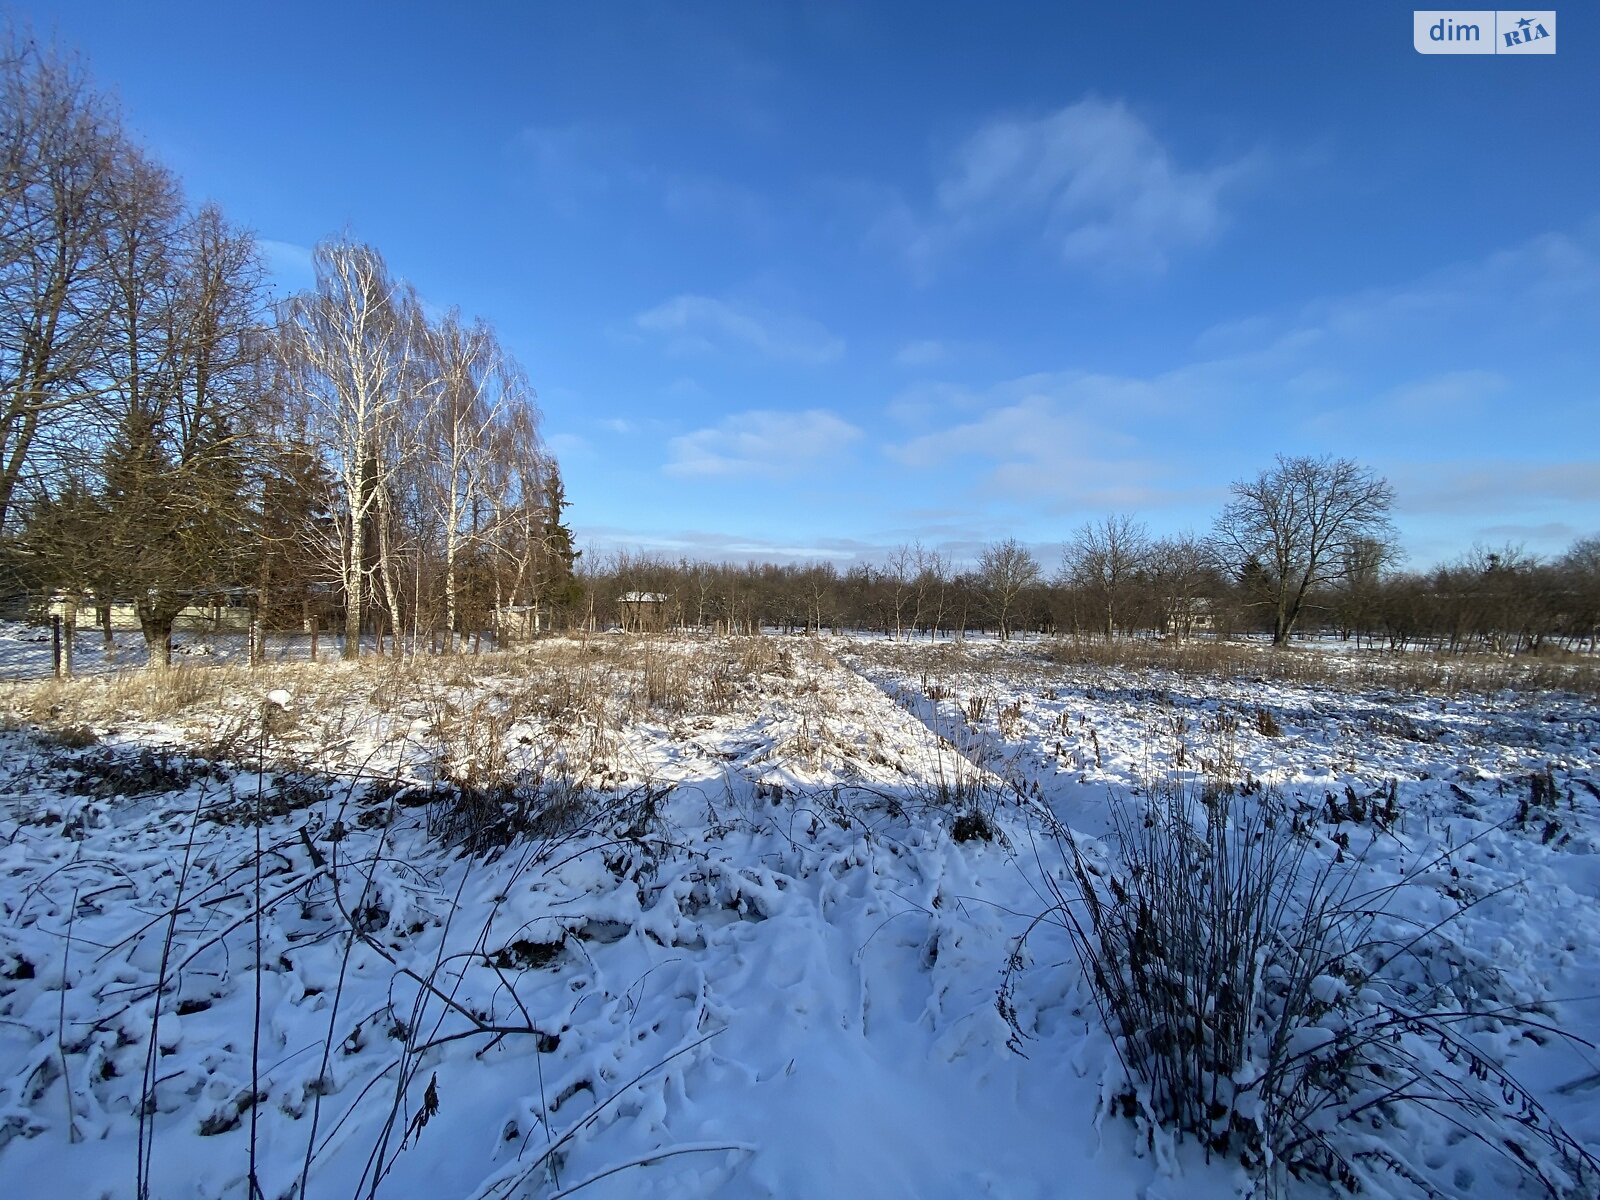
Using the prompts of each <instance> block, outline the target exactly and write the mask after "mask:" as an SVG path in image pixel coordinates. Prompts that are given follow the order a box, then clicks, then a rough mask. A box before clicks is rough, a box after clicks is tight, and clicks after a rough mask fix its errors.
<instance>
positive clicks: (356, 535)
mask: <svg viewBox="0 0 1600 1200" xmlns="http://www.w3.org/2000/svg"><path fill="white" fill-rule="evenodd" d="M350 524H351V532H350V561H349V563H348V564H346V571H347V574H346V577H345V581H344V651H343V654H344V657H345V658H357V657H359V656H360V654H361V580H362V568H363V567H364V566H365V565H366V564H365V563H364V562H363V561H362V533H363V530H362V528H361V525H362V522H361V521H360V520H359V519H352V520H351V522H350Z"/></svg>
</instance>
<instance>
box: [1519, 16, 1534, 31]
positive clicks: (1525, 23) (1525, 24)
mask: <svg viewBox="0 0 1600 1200" xmlns="http://www.w3.org/2000/svg"><path fill="white" fill-rule="evenodd" d="M1517 24H1518V25H1520V26H1522V28H1523V29H1524V30H1526V29H1527V28H1528V26H1529V25H1532V24H1533V19H1532V18H1531V17H1523V18H1522V20H1520V21H1518V22H1517Z"/></svg>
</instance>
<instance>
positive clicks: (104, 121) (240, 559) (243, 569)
mask: <svg viewBox="0 0 1600 1200" xmlns="http://www.w3.org/2000/svg"><path fill="white" fill-rule="evenodd" d="M313 269H314V276H315V282H314V284H313V286H312V287H311V288H310V289H309V290H307V291H305V292H302V293H300V294H298V295H295V296H293V297H290V298H289V299H287V300H282V301H279V300H275V299H274V298H273V296H272V294H271V293H270V292H269V290H268V289H267V287H266V285H265V271H264V269H263V265H262V261H261V254H260V249H259V246H258V245H257V243H256V240H255V238H254V237H253V235H251V234H250V233H249V232H248V231H246V230H243V229H241V228H239V227H238V226H236V225H234V224H232V223H231V222H230V221H229V220H228V219H227V218H226V216H225V215H224V214H223V213H222V211H221V210H220V209H219V208H218V207H217V206H216V205H213V204H201V205H195V204H192V203H190V202H189V201H188V200H187V199H186V198H185V196H184V194H183V191H182V188H181V185H180V183H179V181H178V180H177V178H176V177H175V176H174V175H173V173H172V172H171V171H170V170H168V169H167V168H166V167H164V166H163V165H161V164H160V163H158V162H156V161H155V160H154V159H152V158H151V157H150V155H149V154H147V153H146V152H145V151H144V150H143V149H142V148H141V147H139V146H138V145H137V143H136V142H135V141H134V140H133V139H132V138H131V137H130V136H129V135H128V134H127V133H126V132H125V130H124V128H123V125H122V120H121V115H120V113H119V111H118V109H117V106H116V105H115V104H114V103H113V102H112V101H111V100H110V99H109V98H108V97H107V96H106V95H105V94H103V93H101V92H99V91H97V90H96V89H95V88H94V87H93V85H92V83H91V81H90V80H89V79H88V78H87V76H86V74H85V72H84V71H83V69H82V68H81V67H80V66H79V65H78V64H77V63H76V62H75V61H73V60H72V59H70V58H68V57H65V56H63V55H61V54H58V53H57V52H55V51H53V50H51V49H48V48H41V47H40V46H39V45H38V44H36V43H35V42H33V41H32V40H31V39H29V38H28V37H27V36H25V35H24V34H21V33H18V32H16V31H11V32H8V33H4V34H0V597H10V598H11V599H12V600H13V601H16V600H17V599H18V598H19V597H31V598H32V599H33V600H34V601H35V609H36V610H37V601H38V599H39V598H40V597H47V598H49V599H50V600H51V601H52V602H53V605H54V607H55V608H56V610H57V611H58V613H60V614H62V615H64V618H65V620H66V623H67V627H68V632H69V634H70V632H71V630H72V628H73V626H74V625H76V624H77V623H78V621H79V619H80V613H82V614H83V616H84V617H85V619H86V620H87V619H93V620H95V621H97V622H99V623H101V624H102V625H103V627H104V628H105V631H106V636H107V637H108V638H109V637H110V630H111V612H112V609H113V607H115V606H123V605H125V606H129V607H131V608H132V609H133V611H134V612H135V613H136V615H137V621H138V624H139V626H140V629H141V631H142V633H143V636H144V640H145V643H146V645H147V647H148V650H149V655H150V661H151V662H152V664H154V665H157V666H160V665H165V664H166V663H167V662H168V661H169V660H170V654H171V644H172V631H173V626H174V622H175V620H176V619H177V617H178V616H179V614H180V613H181V612H182V611H183V610H184V609H185V608H187V607H189V606H191V605H194V604H197V603H210V604H228V605H242V606H246V607H248V608H249V609H250V610H252V612H253V613H254V614H255V615H256V617H257V619H258V620H260V621H261V622H264V623H267V624H270V625H274V626H277V627H305V626H307V625H308V624H309V625H310V627H311V628H313V629H314V628H317V627H319V625H320V624H321V623H323V622H331V621H335V620H336V621H337V622H338V623H339V624H340V625H341V626H342V628H343V630H344V633H345V638H344V652H345V653H346V654H348V655H354V654H356V653H358V652H359V648H360V644H361V636H360V635H361V633H362V632H363V631H364V630H366V631H377V632H379V633H380V635H381V634H383V633H388V634H389V635H391V636H392V637H394V638H406V637H409V639H410V641H411V644H412V645H413V646H416V645H418V644H419V643H420V642H422V641H423V640H426V641H428V642H429V643H430V644H432V642H433V641H434V640H435V639H436V638H437V637H441V636H442V639H443V644H444V647H445V648H447V649H448V648H449V647H450V646H451V645H452V643H453V639H454V637H455V636H456V634H457V633H458V631H461V630H463V629H467V628H473V627H481V616H480V614H481V612H482V611H483V610H485V609H487V608H488V607H491V606H494V607H498V608H500V609H502V610H504V609H514V610H518V611H524V612H537V611H538V609H539V607H540V606H541V605H549V604H559V603H562V602H565V601H568V600H570V599H571V594H570V593H571V589H572V586H573V580H572V564H573V561H574V559H575V557H576V552H575V551H574V549H573V547H572V541H571V534H570V530H569V529H568V528H567V526H566V524H565V522H564V519H563V509H564V508H565V506H566V500H565V496H564V491H563V485H562V481H561V476H560V470H559V467H558V464H557V463H556V460H555V457H554V455H553V454H551V453H550V450H549V448H548V446H547V445H546V444H545V442H544V440H543V438H542V437H541V435H540V429H539V412H538V408H537V406H536V403H535V398H534V392H533V389H532V387H531V386H530V384H529V383H528V380H527V377H526V375H525V373H524V371H523V370H522V368H521V366H520V365H519V364H518V363H517V362H516V360H515V359H514V358H513V356H512V355H511V354H510V353H509V352H508V351H507V350H506V349H505V347H504V346H503V345H502V344H501V342H500V341H499V339H498V337H497V336H496V334H495V331H494V329H493V328H492V327H491V326H490V325H489V324H488V323H486V322H484V321H482V320H468V319H466V318H464V317H462V316H461V314H460V313H459V312H457V311H454V310H451V311H449V312H446V313H444V314H442V315H432V314H430V313H429V312H427V311H426V310H425V309H424V306H423V304H422V302H421V300H420V299H419V297H418V295H417V293H416V291H415V289H414V288H412V287H411V286H410V285H409V284H408V283H406V282H405V281H403V280H401V279H399V278H397V277H396V276H395V275H394V274H392V273H391V271H390V270H389V268H388V266H387V264H386V263H385V262H384V260H383V257H382V255H381V254H380V253H379V252H378V251H377V250H376V249H374V248H373V247H371V246H368V245H365V244H362V243H361V242H359V241H356V240H354V239H352V238H349V237H338V238H333V239H330V240H329V241H326V242H324V243H322V244H321V245H319V246H318V247H317V248H316V251H315V253H314V255H313ZM91 614H92V615H91ZM68 644H69V645H70V644H71V639H70V637H69V639H68Z"/></svg>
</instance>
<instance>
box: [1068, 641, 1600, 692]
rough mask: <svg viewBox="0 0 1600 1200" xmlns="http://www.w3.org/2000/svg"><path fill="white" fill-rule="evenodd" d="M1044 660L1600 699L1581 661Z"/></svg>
mask: <svg viewBox="0 0 1600 1200" xmlns="http://www.w3.org/2000/svg"><path fill="white" fill-rule="evenodd" d="M1043 654H1044V657H1045V658H1046V659H1047V660H1049V661H1050V662H1054V663H1060V664H1063V665H1070V666H1091V667H1109V668H1122V669H1125V670H1135V671H1138V670H1147V671H1172V672H1174V673H1176V674H1179V675H1187V676H1200V677H1205V678H1214V679H1245V680H1252V681H1254V680H1260V681H1264V682H1271V683H1287V684H1300V685H1314V686H1322V687H1330V688H1334V689H1339V690H1349V691H1370V690H1373V689H1384V688H1389V689H1395V690H1398V691H1404V692H1425V693H1428V694H1431V695H1440V696H1451V695H1455V694H1457V693H1462V692H1467V693H1487V692H1496V691H1501V690H1504V689H1511V690H1514V691H1531V692H1538V691H1569V692H1576V693H1578V694H1580V695H1586V696H1596V695H1600V660H1596V659H1594V658H1589V657H1582V656H1567V657H1557V656H1535V655H1518V656H1512V655H1493V654H1437V653H1432V652H1422V651H1411V652H1406V653H1398V654H1392V653H1388V652H1385V651H1380V650H1363V651H1356V652H1352V653H1324V652H1321V651H1317V650H1306V649H1296V648H1293V647H1290V648H1288V649H1282V650H1273V649H1271V648H1270V647H1267V646H1263V645H1255V644H1251V643H1248V642H1215V641H1190V642H1170V641H1152V640H1138V641H1115V642H1100V641H1081V642H1074V641H1067V640H1061V641H1055V642H1051V643H1048V644H1047V645H1046V646H1045V648H1044V650H1043Z"/></svg>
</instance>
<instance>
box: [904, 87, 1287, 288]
mask: <svg viewBox="0 0 1600 1200" xmlns="http://www.w3.org/2000/svg"><path fill="white" fill-rule="evenodd" d="M1257 162H1258V158H1257V156H1254V155H1251V156H1246V157H1242V158H1237V159H1233V160H1231V161H1228V162H1224V163H1222V164H1220V165H1217V166H1213V167H1208V168H1200V169H1191V168H1185V167H1182V166H1180V165H1178V163H1177V162H1176V161H1175V159H1174V158H1173V156H1172V154H1171V152H1170V151H1169V150H1168V148H1167V147H1166V146H1165V145H1163V144H1162V142H1161V141H1160V140H1159V139H1158V138H1157V137H1156V135H1155V133H1154V131H1152V130H1151V128H1150V127H1149V126H1148V125H1147V124H1145V122H1144V121H1143V120H1141V119H1140V118H1139V116H1137V115H1136V114H1135V113H1134V112H1133V111H1132V110H1130V109H1129V108H1128V107H1127V105H1125V104H1123V103H1121V102H1120V101H1106V100H1100V99H1098V98H1095V97H1092V96H1091V97H1088V98H1086V99H1083V100H1080V101H1079V102H1078V103H1076V104H1072V105H1069V106H1067V107H1066V108H1062V109H1059V110H1057V111H1056V112H1053V113H1049V114H1047V115H1045V116H1042V117H1005V118H999V119H996V120H993V121H991V122H989V123H988V124H987V125H985V126H983V127H982V128H980V129H979V130H977V131H976V132H975V133H973V134H972V135H971V136H970V137H968V138H967V139H966V140H965V141H964V142H962V143H961V144H960V146H958V147H957V149H956V151H955V153H954V154H953V155H952V157H951V161H950V164H949V168H948V170H947V172H946V173H945V176H944V178H943V179H942V180H941V181H940V182H939V184H938V186H937V188H936V189H935V194H934V204H933V208H932V211H931V213H929V214H928V215H926V216H919V215H918V213H917V212H916V211H915V209H914V208H912V206H910V205H907V204H905V203H904V202H903V201H900V200H898V199H897V200H895V201H894V202H892V203H889V204H886V205H885V206H884V208H883V210H882V212H881V213H880V215H879V219H878V221H877V224H876V227H875V230H874V232H875V235H876V236H878V237H880V238H887V239H889V240H892V241H894V242H895V243H896V244H897V245H899V247H900V248H901V251H902V253H903V254H904V255H905V257H906V259H907V261H908V262H909V263H910V264H911V265H912V267H913V269H914V270H917V271H918V272H920V273H926V272H927V271H928V270H929V269H930V264H931V262H932V261H933V260H934V259H935V258H937V257H938V256H940V255H941V254H942V253H943V252H944V251H945V249H946V248H948V247H950V246H952V245H955V244H958V243H960V242H962V241H965V240H967V239H969V238H972V237H975V236H979V235H982V234H985V233H988V232H992V231H994V230H997V229H1007V228H1009V229H1022V230H1024V231H1031V232H1033V233H1034V234H1035V236H1038V237H1041V238H1043V240H1044V241H1045V242H1046V244H1048V245H1049V246H1051V247H1052V248H1053V249H1054V250H1055V252H1056V253H1057V254H1058V255H1059V256H1060V257H1061V259H1062V260H1063V261H1064V262H1066V263H1068V264H1069V265H1072V266H1079V267H1085V268H1089V269H1093V270H1099V271H1105V272H1110V273H1114V274H1159V273H1161V272H1162V271H1164V270H1166V268H1167V266H1168V264H1169V262H1170V260H1171V258H1172V257H1173V255H1175V254H1177V253H1178V252H1180V251H1183V250H1186V249H1190V248H1193V247H1198V246H1205V245H1208V244H1210V243H1211V242H1212V241H1214V240H1215V239H1216V238H1217V236H1218V235H1219V233H1220V232H1221V231H1222V229H1223V227H1224V225H1225V224H1226V216H1225V213H1224V211H1223V198H1224V194H1225V192H1226V191H1227V190H1228V189H1229V188H1230V187H1231V186H1233V185H1234V184H1236V183H1238V182H1239V181H1240V180H1241V179H1243V178H1244V177H1245V176H1246V175H1248V174H1249V173H1250V172H1251V171H1253V170H1254V169H1255V168H1256V166H1257Z"/></svg>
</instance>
